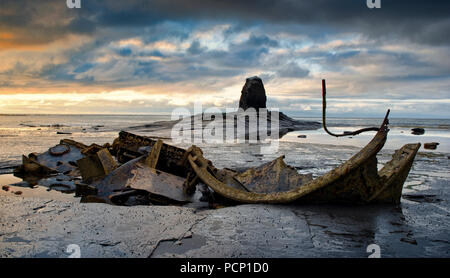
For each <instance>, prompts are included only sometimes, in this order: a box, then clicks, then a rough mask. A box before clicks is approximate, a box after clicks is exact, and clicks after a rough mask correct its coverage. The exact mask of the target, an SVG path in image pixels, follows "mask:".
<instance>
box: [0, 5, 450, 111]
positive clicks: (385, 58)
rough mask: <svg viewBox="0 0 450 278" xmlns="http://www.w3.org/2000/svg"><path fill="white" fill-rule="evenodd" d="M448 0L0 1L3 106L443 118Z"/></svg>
mask: <svg viewBox="0 0 450 278" xmlns="http://www.w3.org/2000/svg"><path fill="white" fill-rule="evenodd" d="M448 11H450V1H425V0H409V1H407V0H404V1H401V0H397V1H395V0H381V8H380V9H369V8H367V6H366V0H348V1H334V0H315V1H310V0H261V1H242V0H237V1H234V0H220V1H219V0H216V1H208V0H193V1H192V0H191V1H183V0H174V1H173V0H172V1H171V0H156V1H141V0H131V1H96V0H81V8H80V9H69V8H67V6H66V0H40V1H20V0H11V1H9V0H0V114H1V113H107V114H108V113H121V114H129V113H143V114H151V113H161V112H170V111H171V110H172V109H173V108H175V107H179V106H186V107H192V106H193V102H194V101H201V102H202V104H203V106H204V107H211V106H217V107H220V108H225V107H236V106H237V105H238V100H239V97H240V91H241V89H242V86H243V84H244V82H245V78H246V77H249V76H254V75H258V76H259V77H261V78H262V79H263V82H264V85H265V88H266V92H267V94H268V106H269V107H277V108H279V109H280V110H281V111H285V112H286V113H287V114H290V115H299V116H319V115H320V113H321V112H320V111H321V102H320V101H321V79H323V78H325V79H326V80H327V89H328V107H329V114H330V116H361V117H382V116H383V115H384V113H385V110H386V109H387V108H391V109H392V116H393V117H421V118H426V117H433V118H450V92H449V90H450V59H449V57H450V55H449V54H450V13H449V12H448Z"/></svg>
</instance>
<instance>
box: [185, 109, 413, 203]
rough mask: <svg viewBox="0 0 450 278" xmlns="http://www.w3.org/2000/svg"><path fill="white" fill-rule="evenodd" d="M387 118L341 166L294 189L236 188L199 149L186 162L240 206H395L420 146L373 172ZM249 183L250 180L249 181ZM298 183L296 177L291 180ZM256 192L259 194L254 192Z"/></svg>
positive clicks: (406, 149) (409, 147)
mask: <svg viewBox="0 0 450 278" xmlns="http://www.w3.org/2000/svg"><path fill="white" fill-rule="evenodd" d="M387 126H388V120H387V116H386V118H385V120H384V122H383V124H382V125H381V127H380V129H379V130H378V132H377V134H376V135H375V137H374V138H373V139H372V140H371V141H370V142H369V143H368V144H367V145H366V146H365V147H364V148H363V149H362V150H361V151H360V152H358V153H357V154H356V155H354V156H353V157H352V158H350V159H349V160H348V161H346V162H345V163H343V164H341V165H340V166H338V167H336V168H335V169H333V170H331V171H330V172H328V173H326V174H325V175H323V176H320V177H318V178H316V179H314V180H311V181H309V182H306V183H305V182H304V181H302V182H301V183H298V186H297V187H296V188H293V189H290V190H287V191H280V190H274V192H270V193H267V192H262V191H261V189H259V190H254V191H251V190H248V189H249V187H248V185H247V186H245V184H243V185H244V186H245V189H246V190H242V189H239V188H237V187H236V186H235V184H227V182H226V181H225V180H224V179H222V180H220V178H218V175H217V173H219V171H218V170H217V169H215V168H214V167H213V166H212V164H211V162H210V161H208V160H206V159H205V158H204V157H203V155H202V153H201V150H200V149H199V148H196V147H194V148H192V150H191V152H190V154H189V156H188V160H189V163H190V164H191V167H192V169H193V170H194V171H195V173H196V174H197V175H198V177H199V178H200V179H201V180H202V181H203V182H204V183H205V184H207V185H208V186H209V187H211V188H212V189H213V190H214V191H215V192H216V193H217V194H220V195H221V196H223V197H225V198H227V199H232V200H234V201H237V202H240V203H291V202H301V203H310V202H313V203H325V202H327V203H328V202H332V203H353V204H367V203H393V204H396V203H399V202H400V197H401V192H402V188H403V183H404V181H405V179H406V177H407V176H408V173H409V171H410V169H411V166H412V162H413V160H414V157H415V155H416V153H417V151H418V149H419V148H420V144H419V143H418V144H407V145H405V146H404V147H402V148H401V149H400V150H398V151H397V152H396V154H395V155H394V158H393V160H392V161H390V162H388V163H387V165H386V166H385V167H384V168H383V169H382V170H380V171H379V172H378V171H377V158H376V155H377V153H378V152H379V151H380V150H381V149H382V148H383V146H384V143H385V142H386V138H387V133H388V131H389V130H388V127H387ZM249 179H250V180H251V179H252V178H249ZM294 179H297V180H300V179H298V178H294ZM273 186H274V184H269V185H264V184H258V185H256V186H254V188H257V189H258V188H271V187H273ZM258 191H259V192H258Z"/></svg>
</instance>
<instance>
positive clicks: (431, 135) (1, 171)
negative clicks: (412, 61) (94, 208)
mask: <svg viewBox="0 0 450 278" xmlns="http://www.w3.org/2000/svg"><path fill="white" fill-rule="evenodd" d="M293 118H295V117H293ZM170 119H171V115H170V114H158V115H40V114H39V115H11V114H8V115H0V175H1V176H3V180H4V178H5V177H6V176H11V173H12V171H13V168H14V167H15V166H17V165H19V164H20V163H21V160H22V155H28V154H29V153H32V152H35V153H41V152H45V151H47V150H48V148H50V147H52V146H54V145H56V144H58V143H59V141H60V140H61V139H64V138H69V139H73V140H76V141H79V142H82V143H84V144H87V145H89V144H92V143H97V144H104V143H112V142H113V140H114V138H116V137H117V136H118V133H119V131H121V130H129V129H130V127H134V126H142V125H145V124H149V123H152V122H156V121H167V120H170ZM295 119H298V120H307V121H317V122H321V118H295ZM382 121H383V119H381V118H328V119H327V126H328V128H329V129H330V130H331V131H332V132H335V133H341V132H344V131H352V130H356V129H359V128H364V127H372V126H375V127H376V126H379V125H380V124H381V122H382ZM417 127H420V128H424V129H425V133H424V134H423V135H413V134H412V133H411V129H412V128H417ZM389 128H390V131H389V134H388V139H387V142H386V144H385V146H384V148H383V150H382V151H381V152H380V153H379V155H378V161H379V167H382V166H383V164H384V163H386V162H387V161H389V160H390V158H391V156H392V154H393V153H394V151H395V150H396V149H399V148H400V147H401V146H403V145H404V144H407V143H417V142H420V143H422V147H421V149H420V150H419V153H418V155H417V157H416V160H415V163H414V165H413V168H412V170H411V172H410V175H409V177H408V179H407V181H406V183H405V190H407V191H408V190H412V191H414V190H416V191H417V190H419V191H420V190H423V189H426V188H427V184H429V182H430V181H431V180H433V179H441V180H444V181H447V182H448V179H449V177H450V174H449V173H450V163H449V162H450V119H411V118H408V119H406V118H404V119H403V118H392V119H390V125H389ZM132 132H135V133H137V134H141V135H147V136H148V135H150V136H151V135H152V134H151V133H150V134H149V133H148V132H143V133H140V132H139V131H135V130H132ZM374 134H375V132H367V133H363V134H359V135H357V136H351V137H340V138H336V137H332V136H330V135H328V134H327V133H325V131H324V130H323V129H322V128H321V129H317V130H303V131H295V132H290V133H288V134H286V135H285V136H283V137H282V138H281V139H280V140H279V142H278V143H279V144H278V148H277V150H276V151H275V152H273V153H270V154H264V155H261V154H260V147H261V146H259V145H258V143H245V142H244V143H242V142H241V143H226V144H221V143H209V144H208V143H201V144H200V145H199V146H200V147H201V148H202V149H203V152H204V155H205V157H207V158H208V159H210V160H211V161H212V162H213V164H214V165H215V166H216V167H219V168H220V167H227V168H236V169H238V168H245V167H253V166H258V165H260V164H262V163H265V162H268V161H270V160H272V159H275V158H276V157H278V156H281V155H284V156H285V161H286V163H288V164H289V165H291V166H294V167H295V168H296V169H297V170H298V171H299V172H300V173H312V174H313V176H319V175H322V174H324V173H326V172H327V171H329V170H331V169H333V168H334V167H336V166H337V165H339V164H341V163H343V162H345V161H346V160H347V159H349V158H350V157H351V156H352V155H354V154H356V153H357V152H358V151H359V150H360V149H361V148H362V147H364V146H365V145H366V144H367V143H368V142H369V141H370V140H371V138H372V137H373V136H374ZM299 135H306V138H305V136H300V137H299ZM430 142H437V143H439V145H438V146H437V149H436V150H428V149H424V148H423V144H424V143H430ZM167 143H169V144H171V141H170V140H168V141H167ZM176 145H178V146H180V147H184V148H187V147H189V144H188V143H179V144H176ZM1 176H0V182H1V181H2V178H1Z"/></svg>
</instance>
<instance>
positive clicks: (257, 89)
mask: <svg viewBox="0 0 450 278" xmlns="http://www.w3.org/2000/svg"><path fill="white" fill-rule="evenodd" d="M266 101H267V96H266V90H265V89H264V84H263V82H262V80H261V78H259V77H257V76H253V77H249V78H247V79H246V80H245V84H244V87H243V88H242V91H241V98H240V100H239V108H242V109H244V110H247V109H248V108H255V109H256V110H257V111H258V109H259V108H266Z"/></svg>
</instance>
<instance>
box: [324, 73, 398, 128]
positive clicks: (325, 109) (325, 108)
mask: <svg viewBox="0 0 450 278" xmlns="http://www.w3.org/2000/svg"><path fill="white" fill-rule="evenodd" d="M326 111H327V86H326V83H325V79H322V126H323V129H324V130H325V132H326V133H328V134H330V135H331V136H334V137H344V136H354V135H358V134H360V133H363V132H367V131H379V129H378V127H367V128H362V129H358V130H355V131H344V133H341V134H336V133H333V132H331V131H329V130H328V128H327V123H326ZM388 115H389V110H388V111H387V114H386V117H385V120H386V119H387V118H388Z"/></svg>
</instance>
